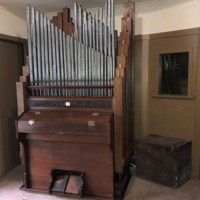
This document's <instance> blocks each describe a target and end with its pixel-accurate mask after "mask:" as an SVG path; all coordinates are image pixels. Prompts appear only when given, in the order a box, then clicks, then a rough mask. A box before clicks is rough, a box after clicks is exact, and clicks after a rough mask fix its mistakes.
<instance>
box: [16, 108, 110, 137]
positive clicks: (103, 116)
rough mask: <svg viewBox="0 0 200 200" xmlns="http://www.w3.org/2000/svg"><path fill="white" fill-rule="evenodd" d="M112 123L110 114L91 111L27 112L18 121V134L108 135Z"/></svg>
mask: <svg viewBox="0 0 200 200" xmlns="http://www.w3.org/2000/svg"><path fill="white" fill-rule="evenodd" d="M112 121H113V113H112V112H92V111H69V112H64V111H41V112H33V111H28V112H25V113H23V114H22V115H21V117H20V118H19V120H18V124H17V128H18V132H22V133H23V132H24V133H36V132H45V133H47V132H48V133H58V134H62V133H73V134H77V133H81V132H86V133H93V134H94V133H100V134H103V133H108V132H110V130H111V127H112Z"/></svg>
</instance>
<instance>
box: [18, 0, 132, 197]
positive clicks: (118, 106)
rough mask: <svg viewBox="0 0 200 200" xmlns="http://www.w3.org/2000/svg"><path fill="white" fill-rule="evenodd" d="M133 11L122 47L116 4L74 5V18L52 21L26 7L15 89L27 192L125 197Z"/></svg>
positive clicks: (64, 15)
mask: <svg viewBox="0 0 200 200" xmlns="http://www.w3.org/2000/svg"><path fill="white" fill-rule="evenodd" d="M127 5H128V6H126V9H125V12H124V16H123V18H122V20H121V24H122V30H121V33H120V36H119V40H118V38H117V33H116V31H115V29H114V17H115V14H114V4H113V0H108V2H106V3H105V5H104V6H103V7H101V8H100V9H99V10H97V11H96V12H95V13H94V14H91V13H89V12H87V11H86V9H83V8H82V6H80V5H78V4H76V3H74V17H73V19H72V18H71V16H70V9H68V8H64V9H63V11H61V12H59V13H58V14H57V16H54V17H53V18H52V19H51V20H49V19H47V17H45V16H44V15H43V14H42V13H40V11H38V10H36V9H35V8H34V7H32V6H27V8H26V13H27V14H26V15H27V32H28V50H29V56H28V60H27V65H26V66H24V67H23V75H22V76H21V77H20V81H19V82H17V84H16V89H17V104H18V115H19V118H18V120H17V122H16V129H17V137H18V140H19V142H20V146H21V149H20V156H21V160H22V165H23V166H24V183H23V185H22V187H21V188H22V189H25V190H30V191H38V192H46V193H49V194H56V195H63V196H65V195H70V196H74V195H75V196H79V197H81V196H83V197H84V196H89V197H103V198H109V199H113V198H116V197H119V198H122V197H123V194H124V191H125V188H126V186H127V183H128V180H129V178H130V173H129V164H130V161H131V158H132V155H133V150H134V132H133V122H134V120H133V118H134V115H133V96H134V90H133V86H134V68H133V45H134V41H133V35H134V29H133V21H134V7H133V5H132V4H127ZM61 182H62V184H61ZM59 184H60V185H59ZM58 186H59V187H58ZM73 188H75V190H74V189H73Z"/></svg>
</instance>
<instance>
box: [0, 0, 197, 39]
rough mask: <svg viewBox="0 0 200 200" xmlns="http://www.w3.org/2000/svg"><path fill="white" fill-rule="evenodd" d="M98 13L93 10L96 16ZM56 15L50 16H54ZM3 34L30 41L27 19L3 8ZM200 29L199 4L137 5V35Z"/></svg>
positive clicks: (169, 0)
mask: <svg viewBox="0 0 200 200" xmlns="http://www.w3.org/2000/svg"><path fill="white" fill-rule="evenodd" d="M94 10H96V9H90V10H89V11H90V12H94ZM123 11H124V6H123V5H118V6H116V7H115V15H116V18H115V25H116V29H117V30H120V28H121V17H122V14H123ZM54 14H55V13H47V16H52V15H54ZM0 21H1V26H0V33H2V34H6V35H11V36H17V37H21V38H26V22H25V19H22V18H20V17H18V16H17V15H15V14H13V13H12V12H10V11H8V10H6V9H5V8H4V7H2V6H0ZM199 26H200V1H199V0H165V1H162V0H161V1H157V0H155V1H152V3H137V4H136V25H135V33H136V35H138V34H142V35H144V34H152V33H160V32H166V31H173V30H181V29H189V28H194V27H199Z"/></svg>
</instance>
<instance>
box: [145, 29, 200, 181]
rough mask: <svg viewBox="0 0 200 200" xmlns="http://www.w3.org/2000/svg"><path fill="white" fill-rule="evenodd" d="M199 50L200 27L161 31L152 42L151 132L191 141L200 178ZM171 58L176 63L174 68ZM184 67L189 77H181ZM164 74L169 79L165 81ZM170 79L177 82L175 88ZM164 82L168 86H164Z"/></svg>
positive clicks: (193, 165) (193, 169)
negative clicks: (199, 120)
mask: <svg viewBox="0 0 200 200" xmlns="http://www.w3.org/2000/svg"><path fill="white" fill-rule="evenodd" d="M197 50H198V29H193V30H185V31H177V32H171V33H163V34H157V35H155V36H152V38H151V41H150V57H149V58H150V70H149V72H150V74H149V134H158V135H164V136H171V137H175V138H181V139H186V140H191V141H192V161H193V162H192V175H193V178H198V177H199V167H198V165H197V164H198V163H199V156H198V154H197V153H196V149H197V148H198V147H197V144H196V143H195V135H197V134H198V133H197V132H196V131H195V124H196V123H197V122H196V99H197V91H196V87H197V85H196V83H197V82H196V81H197ZM180 56H185V57H187V58H186V59H185V61H184V62H185V63H187V69H183V68H184V66H185V64H183V62H182V61H180V62H179V63H178V59H179V57H180ZM169 58H170V59H169ZM163 60H164V61H163ZM169 60H170V62H171V63H172V62H173V64H172V67H171V68H170V65H171V64H170V62H169ZM174 60H176V61H174ZM165 62H166V63H165ZM163 63H165V64H163ZM185 68H186V67H185ZM181 69H183V70H182V71H181ZM163 70H164V72H163ZM184 70H185V71H186V75H183V77H186V78H185V79H184V78H182V79H181V77H178V76H179V75H180V74H184V73H185V72H184ZM172 71H173V73H172ZM163 76H165V80H167V81H166V82H163V80H164V78H163ZM169 77H170V78H169ZM170 81H171V82H174V88H171V86H170V84H171V82H170ZM169 82H170V83H169ZM162 84H163V85H164V86H165V87H166V88H167V89H166V88H165V89H163V87H164V86H162Z"/></svg>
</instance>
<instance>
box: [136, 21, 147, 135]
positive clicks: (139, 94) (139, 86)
mask: <svg viewBox="0 0 200 200" xmlns="http://www.w3.org/2000/svg"><path fill="white" fill-rule="evenodd" d="M136 23H137V24H138V27H139V29H140V30H139V31H141V32H142V19H141V18H136ZM148 71H149V36H148V35H136V36H135V137H136V138H140V137H143V136H146V135H148V90H149V89H148V76H149V74H148Z"/></svg>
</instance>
